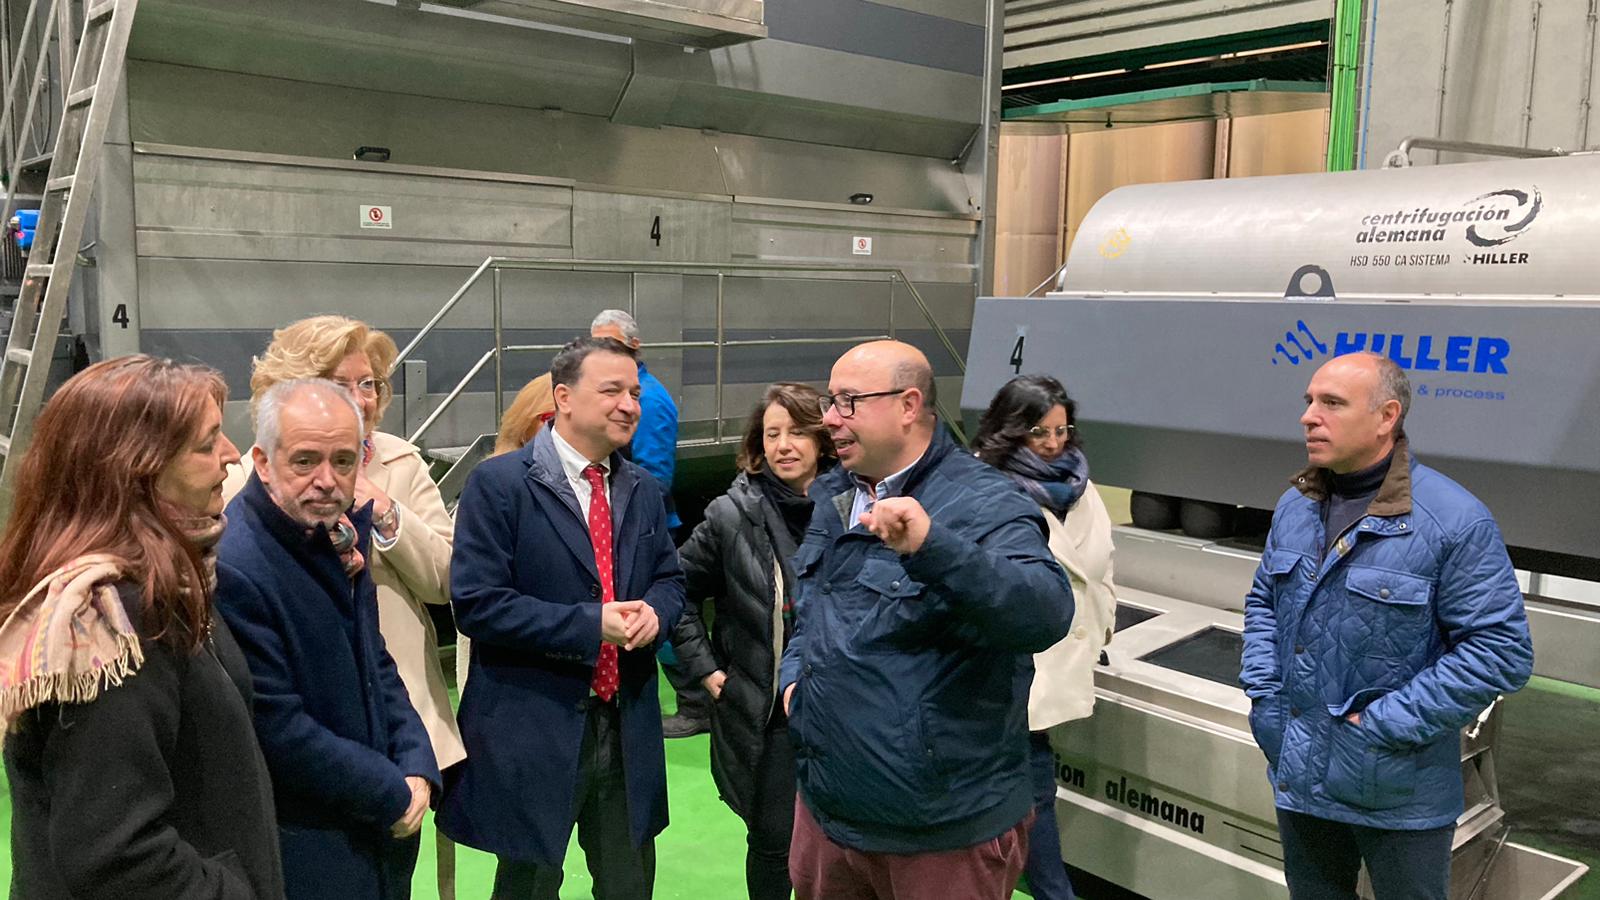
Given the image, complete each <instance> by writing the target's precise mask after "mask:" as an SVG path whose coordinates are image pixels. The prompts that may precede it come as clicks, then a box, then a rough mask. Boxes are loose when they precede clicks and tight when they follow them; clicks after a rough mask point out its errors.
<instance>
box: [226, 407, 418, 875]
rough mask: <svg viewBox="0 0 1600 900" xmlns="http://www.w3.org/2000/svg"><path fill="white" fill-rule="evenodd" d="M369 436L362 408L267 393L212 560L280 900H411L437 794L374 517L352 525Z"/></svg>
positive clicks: (363, 512) (357, 515)
mask: <svg viewBox="0 0 1600 900" xmlns="http://www.w3.org/2000/svg"><path fill="white" fill-rule="evenodd" d="M363 433H364V432H363V431H362V428H361V410H360V408H359V407H357V406H356V403H355V400H354V399H352V398H351V397H350V395H349V394H348V393H347V392H346V391H345V390H344V389H343V388H341V387H339V386H338V385H336V384H334V383H333V382H331V381H324V380H321V379H307V380H302V381H288V382H283V383H281V384H277V385H274V386H273V387H272V388H270V389H269V390H268V391H267V392H266V393H265V394H264V395H262V397H261V399H260V400H259V401H258V402H257V406H256V446H255V448H254V450H253V451H252V458H251V462H252V464H253V465H254V472H253V474H251V476H250V480H249V482H247V483H246V484H245V487H244V490H243V491H241V492H240V493H239V496H237V497H235V498H234V499H233V502H231V503H229V504H228V509H227V515H228V528H227V530H226V531H224V532H223V535H222V542H221V544H220V545H219V546H218V548H217V550H218V560H217V608H218V610H220V611H221V613H222V616H223V618H224V619H226V620H227V622H228V627H229V628H230V629H231V630H232V631H233V634H234V636H235V637H236V638H237V639H238V641H239V647H240V649H241V650H243V651H244V655H245V658H246V660H247V661H248V662H249V664H250V674H251V678H252V681H253V682H254V685H255V720H256V734H257V736H258V737H259V738H260V740H261V751H262V755H263V756H265V757H266V760H267V768H268V770H269V771H270V772H271V773H272V787H273V795H274V797H275V799H276V801H277V811H278V837H279V842H280V844H281V845H282V849H283V876H284V889H285V895H286V896H287V898H288V900H314V898H323V897H340V898H349V900H399V898H403V897H409V896H411V872H412V869H413V867H414V866H415V865H416V861H417V845H418V840H417V831H418V829H420V828H421V827H422V814H423V812H424V811H426V810H427V808H428V805H429V802H430V800H431V797H432V795H433V792H434V790H435V789H436V788H437V786H438V784H439V768H438V766H437V765H436V764H435V762H434V758H433V744H432V743H431V742H430V741H429V740H428V733H427V732H426V731H425V730H423V727H422V721H421V720H420V719H418V718H417V712H416V710H415V709H414V708H413V707H412V705H411V700H410V697H409V696H408V695H407V694H406V689H405V685H404V684H403V683H402V682H401V681H400V675H399V673H398V672H397V671H396V670H395V667H394V660H393V659H391V658H390V657H389V653H388V651H387V650H386V649H385V648H384V644H383V636H382V635H381V634H380V633H379V632H378V598H377V593H376V589H375V588H374V587H373V584H372V576H371V573H370V570H369V569H368V567H367V564H366V560H367V554H368V553H369V552H370V550H369V547H368V543H369V539H370V537H371V530H372V522H371V516H372V507H371V504H368V505H366V506H364V507H362V508H361V509H359V510H355V511H351V510H350V503H351V499H352V498H353V497H354V496H355V483H356V471H357V469H358V467H359V463H360V462H361V435H362V434H363Z"/></svg>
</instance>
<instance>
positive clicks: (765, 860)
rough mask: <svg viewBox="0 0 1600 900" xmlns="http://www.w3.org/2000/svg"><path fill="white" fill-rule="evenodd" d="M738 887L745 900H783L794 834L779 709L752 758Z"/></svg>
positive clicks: (785, 733)
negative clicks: (752, 782) (742, 889)
mask: <svg viewBox="0 0 1600 900" xmlns="http://www.w3.org/2000/svg"><path fill="white" fill-rule="evenodd" d="M744 824H745V827H746V828H747V829H748V830H749V833H748V834H747V835H746V836H745V842H746V844H747V849H746V850H745V855H744V883H745V889H746V890H747V891H748V892H749V894H750V900H789V891H790V884H789V842H790V839H791V838H792V837H793V835H794V743H793V741H792V739H791V738H790V737H789V720H788V718H787V717H785V716H784V714H783V707H782V706H781V705H779V706H778V708H776V709H774V710H773V711H772V720H771V721H770V722H768V723H767V729H766V732H765V733H764V734H763V735H762V745H761V755H760V756H759V757H758V758H757V759H756V769H755V795H754V796H753V797H751V798H750V809H748V810H747V811H746V812H745V815H744Z"/></svg>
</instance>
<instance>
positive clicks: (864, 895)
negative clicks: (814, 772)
mask: <svg viewBox="0 0 1600 900" xmlns="http://www.w3.org/2000/svg"><path fill="white" fill-rule="evenodd" d="M1032 822H1033V813H1032V812H1031V811H1030V812H1029V813H1028V816H1027V818H1025V819H1023V820H1022V821H1021V822H1018V823H1017V824H1016V825H1015V826H1014V827H1012V828H1011V829H1010V830H1008V831H1006V832H1004V833H1002V834H1001V835H1000V836H999V837H996V838H994V839H992V840H987V841H984V842H983V843H981V844H974V845H973V846H971V847H962V848H960V849H957V850H939V851H933V852H928V853H908V854H902V853H866V852H863V851H860V850H852V849H850V848H848V847H841V846H839V845H838V844H835V843H834V842H833V841H831V840H829V839H828V836H827V835H825V834H823V833H822V829H821V828H820V827H819V826H818V825H817V821H816V819H813V818H812V817H811V811H810V810H808V809H806V804H805V799H804V798H796V800H795V804H794V842H793V843H792V844H791V845H790V847H789V877H790V878H791V879H792V880H793V881H794V895H795V898H796V900H1010V897H1011V894H1012V891H1014V890H1015V889H1016V886H1017V877H1018V876H1019V875H1021V874H1022V864H1023V862H1024V861H1026V860H1027V858H1028V826H1029V825H1031V824H1032Z"/></svg>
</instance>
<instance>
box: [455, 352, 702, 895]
mask: <svg viewBox="0 0 1600 900" xmlns="http://www.w3.org/2000/svg"><path fill="white" fill-rule="evenodd" d="M550 373H551V382H552V383H553V385H554V391H553V392H554V395H555V403H556V418H555V421H554V423H553V424H552V426H551V427H549V428H544V429H541V430H540V431H539V433H538V434H537V435H536V436H535V437H534V439H533V440H532V441H531V442H530V443H529V444H528V445H527V446H526V447H524V448H522V449H521V450H519V451H517V452H515V453H508V454H505V455H503V456H498V457H495V458H493V459H490V460H487V461H485V462H484V463H483V464H481V465H479V466H478V468H477V469H475V470H474V471H473V473H472V475H471V476H470V477H469V478H468V479H467V485H466V489H465V490H464V491H463V493H462V495H461V505H460V507H459V508H458V510H457V512H456V534H455V552H454V555H453V556H452V558H451V560H450V592H451V599H452V602H453V605H454V608H455V614H456V625H457V627H458V628H460V629H461V633H462V634H465V635H466V636H468V637H470V638H471V639H472V660H471V663H470V666H471V668H470V670H469V671H470V674H469V676H468V678H467V687H466V690H465V692H464V693H463V694H462V697H461V710H460V720H461V737H462V740H463V741H464V742H465V743H466V746H467V759H466V761H465V762H463V763H461V764H460V765H457V766H453V767H451V769H450V779H449V781H448V782H447V784H446V786H445V797H444V802H443V804H442V805H441V807H440V809H439V818H438V824H439V830H440V831H442V832H444V833H445V834H446V835H447V836H449V837H450V838H452V839H454V840H455V841H457V842H458V843H462V844H466V845H467V846H469V847H476V848H478V849H480V850H486V851H488V852H490V853H493V854H495V855H496V856H497V857H499V864H498V867H497V869H496V872H495V886H494V895H493V896H494V898H495V900H533V898H538V900H556V898H557V897H558V895H559V891H560V887H561V880H562V871H561V864H562V861H563V859H564V858H565V857H566V853H567V844H568V841H569V839H570V837H571V835H572V829H573V827H574V825H576V827H577V829H578V843H579V845H580V846H581V847H582V848H583V851H584V854H585V856H586V857H587V859H588V864H589V871H590V873H591V874H593V876H594V895H595V896H596V897H601V898H640V900H646V898H648V897H649V896H650V894H651V890H652V885H653V884H654V880H655V850H654V846H655V844H654V841H655V836H656V835H657V834H660V833H661V830H662V829H663V828H665V827H666V826H667V772H666V755H665V753H664V750H663V747H662V738H661V706H660V703H659V702H658V701H657V698H656V684H657V682H656V662H655V646H656V643H657V640H658V637H659V636H660V635H664V634H666V633H667V632H668V631H669V630H670V629H671V628H672V626H673V625H674V624H675V623H676V622H677V620H678V615H679V614H680V613H681V612H682V611H683V573H682V572H681V570H680V569H679V568H678V554H677V550H676V549H675V548H674V546H673V543H672V536H671V535H670V534H669V533H668V531H667V520H666V511H665V508H664V507H663V505H662V502H661V487H660V485H659V484H658V483H657V482H656V480H655V479H653V478H651V477H649V476H648V475H645V474H644V473H643V472H641V471H640V469H639V468H638V467H637V466H635V465H633V464H632V463H630V462H628V461H627V460H625V459H623V458H622V455H621V454H620V453H619V452H618V451H619V450H620V449H621V448H622V447H624V446H626V445H627V443H628V440H629V439H630V438H632V437H633V432H634V428H635V427H636V426H637V424H638V421H639V376H638V370H637V368H636V366H635V365H634V355H633V350H632V349H631V348H629V347H628V346H627V345H625V344H621V343H618V342H616V341H612V340H601V339H596V338H580V339H578V340H576V341H573V342H572V343H570V344H568V345H567V346H566V347H565V348H564V349H562V351H561V352H560V353H558V354H556V358H555V360H554V362H552V363H551V366H550Z"/></svg>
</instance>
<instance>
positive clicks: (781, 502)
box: [750, 459, 833, 647]
mask: <svg viewBox="0 0 1600 900" xmlns="http://www.w3.org/2000/svg"><path fill="white" fill-rule="evenodd" d="M832 465H833V460H830V459H821V460H818V461H817V475H818V476H821V475H822V473H823V472H826V471H827V470H828V469H829V468H832ZM750 480H751V481H752V482H754V483H755V485H756V487H757V488H758V489H760V491H761V496H762V499H764V500H765V501H766V506H767V510H768V512H767V520H768V523H769V524H768V526H767V528H768V530H769V531H772V532H773V534H772V542H773V549H774V550H776V551H777V554H778V564H779V565H780V566H782V568H783V583H784V584H785V585H786V586H787V587H788V590H786V591H784V594H783V645H784V646H785V647H787V646H789V639H790V638H792V637H794V584H795V573H794V569H793V568H792V567H791V566H790V564H789V560H790V558H791V557H793V556H794V554H795V551H797V550H799V549H800V542H801V541H803V540H805V536H806V528H808V527H809V526H810V525H811V510H812V508H813V507H814V506H815V505H816V504H814V503H812V502H811V498H810V497H808V496H806V495H805V494H802V493H799V492H797V491H796V490H795V489H794V488H792V487H790V486H789V483H788V482H787V481H784V480H783V479H782V478H779V477H778V476H777V475H776V474H775V473H773V471H772V469H770V468H768V467H767V466H765V465H763V466H762V467H761V471H759V472H757V473H755V474H754V475H751V476H750ZM812 483H813V484H815V483H816V482H815V480H813V481H812ZM773 513H777V515H776V516H774V515H773ZM774 518H776V520H777V521H776V522H774V521H772V520H773V519H774Z"/></svg>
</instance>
